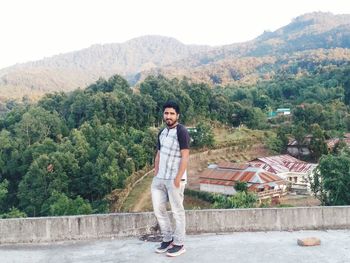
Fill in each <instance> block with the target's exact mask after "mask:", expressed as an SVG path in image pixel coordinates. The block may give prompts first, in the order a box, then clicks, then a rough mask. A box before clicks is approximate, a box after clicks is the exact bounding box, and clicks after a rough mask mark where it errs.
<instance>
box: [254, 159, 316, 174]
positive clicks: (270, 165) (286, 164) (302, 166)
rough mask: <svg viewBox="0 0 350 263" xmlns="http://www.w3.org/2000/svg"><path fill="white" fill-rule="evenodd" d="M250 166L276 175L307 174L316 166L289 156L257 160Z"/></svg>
mask: <svg viewBox="0 0 350 263" xmlns="http://www.w3.org/2000/svg"><path fill="white" fill-rule="evenodd" d="M250 164H251V165H253V166H255V167H260V168H263V169H264V170H266V171H269V172H271V173H275V174H278V173H286V172H297V173H307V172H309V171H312V170H313V169H314V168H315V166H316V165H315V164H311V163H306V162H304V161H301V160H299V159H297V158H294V157H292V156H290V155H288V154H282V155H275V156H268V157H261V158H257V159H255V160H253V161H252V162H250Z"/></svg>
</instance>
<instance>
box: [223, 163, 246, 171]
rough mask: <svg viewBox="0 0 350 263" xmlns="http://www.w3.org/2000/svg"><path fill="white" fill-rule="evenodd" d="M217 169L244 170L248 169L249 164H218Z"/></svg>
mask: <svg viewBox="0 0 350 263" xmlns="http://www.w3.org/2000/svg"><path fill="white" fill-rule="evenodd" d="M218 167H219V168H223V169H237V170H245V169H247V168H248V167H249V163H232V162H219V163H218Z"/></svg>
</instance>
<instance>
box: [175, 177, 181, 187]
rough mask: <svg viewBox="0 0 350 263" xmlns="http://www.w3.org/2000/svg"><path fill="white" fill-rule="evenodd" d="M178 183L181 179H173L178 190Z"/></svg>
mask: <svg viewBox="0 0 350 263" xmlns="http://www.w3.org/2000/svg"><path fill="white" fill-rule="evenodd" d="M180 182H181V178H177V177H176V178H175V179H174V185H175V187H176V188H179V187H180Z"/></svg>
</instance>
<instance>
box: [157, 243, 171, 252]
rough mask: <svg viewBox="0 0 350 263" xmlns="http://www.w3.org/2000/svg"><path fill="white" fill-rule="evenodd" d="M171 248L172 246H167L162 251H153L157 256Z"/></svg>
mask: <svg viewBox="0 0 350 263" xmlns="http://www.w3.org/2000/svg"><path fill="white" fill-rule="evenodd" d="M172 247H173V246H172V245H170V246H168V247H167V248H165V249H163V250H158V249H155V252H156V253H157V254H163V253H165V252H167V251H168V249H170V248H172Z"/></svg>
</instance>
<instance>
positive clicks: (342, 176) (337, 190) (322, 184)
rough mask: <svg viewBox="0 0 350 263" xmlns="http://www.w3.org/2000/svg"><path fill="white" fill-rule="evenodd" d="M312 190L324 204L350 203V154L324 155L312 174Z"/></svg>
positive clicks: (310, 177) (310, 179)
mask: <svg viewBox="0 0 350 263" xmlns="http://www.w3.org/2000/svg"><path fill="white" fill-rule="evenodd" d="M309 181H310V185H311V190H312V192H313V193H314V195H315V197H316V198H318V199H319V200H320V201H321V203H322V205H350V155H349V153H347V152H344V151H343V152H341V153H340V154H339V155H337V156H334V155H324V156H323V157H321V159H320V162H319V165H318V166H317V168H316V171H315V172H314V174H313V175H312V176H309Z"/></svg>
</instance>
